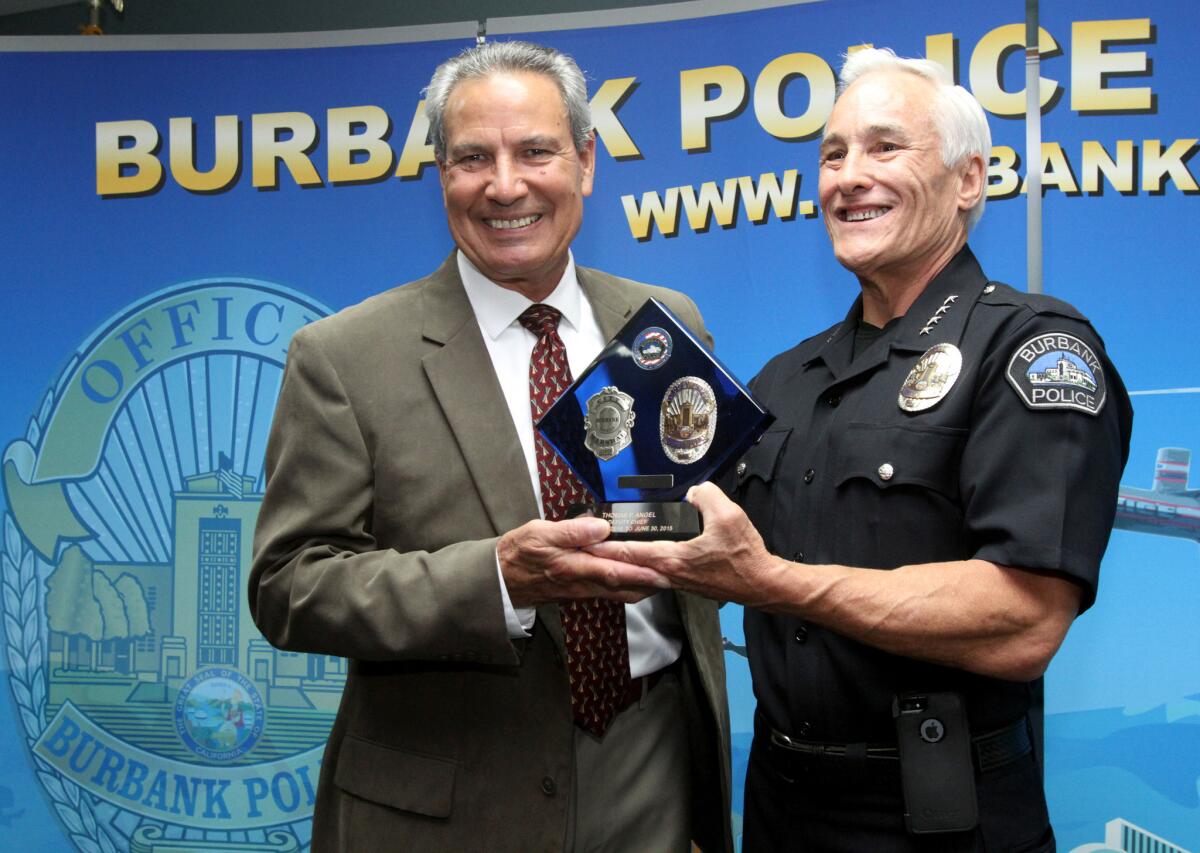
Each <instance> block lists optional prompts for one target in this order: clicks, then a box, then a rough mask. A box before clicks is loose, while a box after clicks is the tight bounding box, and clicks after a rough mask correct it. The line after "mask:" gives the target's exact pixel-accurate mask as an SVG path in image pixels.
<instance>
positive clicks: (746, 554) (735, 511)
mask: <svg viewBox="0 0 1200 853" xmlns="http://www.w3.org/2000/svg"><path fill="white" fill-rule="evenodd" d="M687 500H688V503H690V504H692V505H693V506H695V507H696V509H698V510H699V511H700V515H701V516H703V517H704V532H703V533H701V534H700V535H699V536H697V537H696V538H695V539H689V540H688V541H686V542H599V543H596V544H594V545H590V546H588V549H587V550H588V551H589V552H591V553H592V554H595V555H596V556H598V557H606V558H608V559H611V560H616V561H618V562H621V563H632V564H635V565H640V566H645V567H647V568H649V569H653V570H654V571H655V572H657V573H659V574H661V575H664V576H665V577H667V578H669V579H670V582H671V586H672V587H674V588H676V589H682V590H684V591H686V592H693V593H696V594H697V595H702V596H704V597H705V598H711V599H714V600H716V601H736V602H738V603H740V604H746V605H750V606H751V607H763V606H765V605H767V604H768V603H770V602H772V601H774V600H775V597H776V596H775V595H774V593H773V592H772V587H773V579H774V578H775V577H776V573H777V572H778V571H779V568H780V564H779V561H778V560H776V559H775V558H774V557H772V556H771V554H770V553H769V552H768V551H767V549H766V546H765V545H764V544H763V540H762V537H761V536H759V535H758V531H757V530H755V529H754V525H753V524H751V523H750V519H749V518H747V517H746V514H745V513H744V512H742V509H741V507H739V506H738V505H737V504H735V503H733V502H732V501H731V500H729V498H727V497H726V496H725V493H724V492H722V491H721V490H720V489H719V488H717V487H716V486H714V485H713V484H712V483H701V484H700V485H699V486H693V487H692V488H691V489H690V490H689V491H688V495H687Z"/></svg>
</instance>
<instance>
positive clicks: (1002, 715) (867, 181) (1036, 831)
mask: <svg viewBox="0 0 1200 853" xmlns="http://www.w3.org/2000/svg"><path fill="white" fill-rule="evenodd" d="M990 144H991V139H990V134H989V131H988V127H987V120H986V117H985V116H984V114H983V111H982V109H981V108H980V107H979V105H978V103H977V102H976V101H975V99H974V98H973V97H972V96H971V95H970V94H969V93H968V92H967V91H966V90H965V89H963V88H962V87H959V86H954V85H953V84H952V83H951V82H950V81H949V80H948V79H947V77H946V75H945V72H944V71H943V70H942V69H941V68H940V67H938V66H936V65H934V64H933V63H929V62H925V61H919V60H906V59H899V58H897V57H896V56H895V54H893V53H892V52H891V51H884V50H863V51H859V52H857V53H855V54H854V55H853V56H851V57H850V58H849V59H848V60H847V62H846V65H845V67H844V68H843V70H842V84H841V89H840V92H839V97H838V100H837V101H836V103H835V106H834V109H833V112H832V114H831V116H830V119H829V122H828V124H827V125H826V130H825V137H824V140H823V143H822V147H821V169H820V200H821V207H822V211H823V213H824V218H825V223H826V226H827V228H828V231H829V234H830V238H831V240H832V243H833V249H834V253H835V255H836V256H837V258H838V260H839V261H840V262H841V263H842V264H843V265H844V266H845V267H846V268H847V269H849V270H850V271H851V272H853V273H854V274H855V275H856V276H857V277H858V280H859V283H860V285H861V290H862V293H861V295H860V296H859V298H858V299H857V300H856V301H855V302H854V304H853V306H852V307H851V308H850V311H849V313H848V314H847V315H846V318H845V320H843V321H842V322H840V323H838V324H837V325H835V326H834V327H832V328H831V329H829V330H827V331H825V332H823V333H821V334H819V335H817V336H815V337H813V338H810V339H809V340H807V341H804V342H803V343H801V344H800V345H798V346H797V347H795V348H794V349H791V350H789V351H787V352H785V353H783V354H781V355H779V356H777V357H776V358H774V359H773V360H772V361H770V362H769V363H768V364H767V366H766V367H765V368H764V369H763V371H762V372H761V373H760V375H759V376H758V377H757V378H756V379H755V381H754V382H753V383H752V384H753V387H754V390H755V392H756V394H757V395H758V396H759V398H760V399H761V400H762V401H763V402H764V403H765V404H766V406H767V407H768V408H769V409H770V410H771V411H772V412H774V414H775V415H776V416H777V421H776V422H775V424H774V426H773V428H772V429H771V430H770V431H769V432H768V433H767V434H766V435H764V437H763V439H762V440H761V441H760V442H759V444H758V445H757V446H756V447H754V448H753V449H752V450H751V451H750V452H749V453H748V454H747V455H746V457H745V458H744V459H743V460H742V461H741V462H740V463H739V464H738V466H737V470H736V477H737V482H736V485H735V486H733V487H732V491H733V497H734V499H735V500H736V504H735V503H733V502H731V501H730V500H729V499H728V498H726V497H725V495H724V494H723V493H722V492H721V490H719V489H718V488H716V487H715V486H713V485H711V484H705V485H702V486H699V487H696V488H695V489H693V490H692V493H691V494H690V495H689V500H691V502H692V503H694V504H695V505H696V506H697V507H698V508H699V509H700V511H701V512H702V514H703V516H704V524H705V532H704V533H703V534H702V535H701V536H700V537H698V538H696V539H694V540H692V541H690V542H686V543H619V544H618V543H605V544H604V545H603V546H600V550H601V551H602V552H603V553H605V554H607V555H608V556H617V557H620V558H622V559H625V560H627V561H630V562H635V563H639V564H641V565H644V566H650V567H653V568H655V569H657V570H658V571H659V572H661V573H662V574H664V575H666V576H668V577H669V578H670V579H671V582H672V584H673V585H675V586H677V587H679V588H681V589H687V590H690V591H693V592H700V593H702V594H705V595H707V596H710V597H712V598H715V599H717V600H730V601H738V602H741V603H743V604H745V605H746V606H747V609H746V617H745V627H746V641H747V648H748V654H749V659H750V667H751V672H752V675H753V679H754V690H755V695H756V697H757V700H758V708H757V713H756V725H755V738H754V745H753V749H752V753H751V758H750V766H749V771H748V776H747V781H746V807H745V816H744V817H745V822H744V849H745V850H746V851H748V853H759V852H760V851H810V850H820V851H824V850H852V851H872V853H875V851H916V850H955V851H957V850H969V851H973V850H987V851H993V850H994V851H1018V850H1022V851H1023V850H1031V851H1046V850H1053V849H1054V835H1053V832H1052V830H1051V828H1050V825H1049V820H1048V817H1047V812H1046V804H1045V797H1044V794H1043V789H1042V781H1041V776H1040V771H1039V767H1038V756H1037V755H1036V754H1035V752H1034V748H1033V743H1032V739H1031V737H1030V732H1029V724H1028V716H1029V714H1030V712H1031V711H1032V710H1035V705H1036V703H1037V702H1038V701H1039V700H1038V699H1037V698H1036V697H1039V696H1040V680H1041V677H1042V673H1043V672H1044V671H1045V669H1046V667H1047V665H1048V664H1049V662H1050V659H1051V657H1052V656H1053V655H1054V653H1055V651H1056V650H1057V649H1058V647H1059V645H1060V644H1061V643H1062V640H1063V637H1064V636H1065V634H1066V631H1067V628H1068V627H1069V625H1070V623H1071V621H1072V620H1073V619H1074V617H1075V616H1076V615H1077V614H1078V613H1080V612H1082V611H1083V610H1085V609H1086V608H1087V607H1089V606H1090V605H1091V604H1092V602H1093V601H1094V599H1095V595H1096V583H1097V574H1098V569H1099V564H1100V560H1101V557H1102V555H1103V553H1104V550H1105V547H1106V545H1107V541H1108V536H1109V533H1110V531H1111V527H1112V521H1113V516H1114V513H1115V507H1116V496H1117V488H1118V480H1119V477H1120V473H1121V471H1122V469H1123V468H1124V464H1125V460H1126V457H1127V455H1128V445H1129V433H1130V427H1131V422H1132V412H1131V409H1130V405H1129V400H1128V397H1127V395H1126V392H1125V389H1124V387H1123V385H1122V383H1121V380H1120V377H1118V375H1117V373H1116V371H1115V370H1114V369H1113V367H1112V365H1111V363H1110V362H1109V360H1108V357H1107V355H1106V354H1105V352H1104V348H1103V344H1102V342H1101V341H1100V338H1099V336H1098V335H1097V334H1096V332H1095V330H1094V329H1093V328H1092V327H1091V325H1090V324H1089V323H1088V321H1087V319H1086V318H1085V317H1084V316H1083V315H1082V314H1080V313H1079V312H1078V311H1076V310H1075V309H1074V308H1072V307H1071V306H1070V305H1067V304H1066V303H1064V302H1061V301H1059V300H1056V299H1052V298H1049V297H1044V296H1037V295H1032V294H1027V293H1023V292H1019V291H1017V290H1014V289H1013V288H1011V287H1009V286H1007V285H1004V284H999V283H996V282H992V281H989V280H988V279H987V277H986V276H985V275H984V273H983V271H982V269H981V268H980V265H979V263H978V262H977V261H976V259H975V257H974V255H973V254H972V253H971V250H970V249H969V248H968V247H967V245H966V240H967V232H968V230H969V229H970V227H971V226H972V225H973V224H974V223H975V222H976V221H977V220H978V218H979V216H980V214H981V213H982V208H983V201H984V195H985V191H986V157H987V154H988V152H989V150H990ZM739 505H740V506H739ZM906 697H907V698H906ZM913 697H919V699H918V701H919V702H920V703H925V702H929V703H931V707H934V706H936V707H940V708H943V709H944V710H945V712H944V713H943V712H942V711H939V712H937V715H934V714H933V713H932V712H931V711H930V708H926V707H925V705H924V704H920V705H919V706H918V705H914V706H912V708H910V710H912V709H913V708H915V709H916V710H917V711H918V712H920V713H918V717H922V715H923V714H924V715H928V716H925V717H924V718H923V719H922V722H921V728H920V730H919V736H920V738H922V739H923V740H924V744H921V743H916V746H915V747H913V748H912V749H911V751H910V750H909V748H908V744H907V741H906V740H905V739H906V738H907V737H908V735H904V734H901V735H898V731H899V728H898V726H897V725H896V719H895V718H896V717H898V716H903V713H902V712H903V709H904V708H905V707H907V706H905V704H904V703H905V702H910V703H911V702H912V701H913ZM947 697H950V698H947ZM939 703H945V704H939ZM922 709H924V710H923V711H922ZM956 709H957V711H956ZM956 714H957V716H956ZM935 716H936V718H935V719H934V720H933V722H932V723H931V722H929V719H930V718H933V717H935ZM913 731H917V730H916V729H914V730H913ZM943 735H944V736H945V738H946V741H945V743H946V744H947V745H948V744H949V743H950V742H951V740H954V739H955V738H957V743H958V744H959V745H960V746H959V747H958V748H956V751H954V752H953V753H949V752H946V751H944V750H943V751H942V752H939V750H941V749H942V747H937V746H936V744H937V743H938V741H939V739H940V738H941V737H942V736H943ZM914 742H915V736H914ZM923 745H924V746H925V747H926V749H925V751H924V752H922V750H921V747H922V746H923ZM947 748H948V747H947ZM902 752H903V757H902V755H901V753H902ZM927 754H933V755H934V756H935V759H934V760H935V762H936V761H945V762H947V763H945V764H936V763H935V764H933V765H930V766H925V765H923V764H922V763H921V762H924V761H926V759H925V758H923V757H922V756H925V755H927ZM914 755H915V757H910V756H914ZM953 756H959V757H958V758H954V757H953ZM955 762H957V764H955ZM931 780H932V781H931ZM910 781H913V782H914V787H915V788H923V789H924V790H923V791H918V792H914V791H910V790H909V789H908V787H907V784H908V783H909V782H910ZM972 786H973V787H974V789H975V790H974V794H973V795H972V793H971V791H970V788H971V787H972ZM906 795H907V802H906ZM964 798H965V801H967V806H964V805H963V804H964ZM960 809H961V810H962V813H963V814H966V813H967V812H970V811H971V810H972V809H975V810H976V814H974V815H970V814H968V815H967V818H966V820H965V821H963V820H958V819H957V818H958V817H961V815H960V814H958V812H956V811H955V810H960ZM952 812H954V813H955V814H951V813H952ZM906 815H907V817H906ZM947 815H950V816H951V817H955V819H954V820H947V821H943V823H944V824H945V825H939V820H941V819H942V818H945V817H947ZM931 824H932V829H933V831H922V832H920V834H918V833H917V830H929V829H930V826H931ZM947 827H948V829H947Z"/></svg>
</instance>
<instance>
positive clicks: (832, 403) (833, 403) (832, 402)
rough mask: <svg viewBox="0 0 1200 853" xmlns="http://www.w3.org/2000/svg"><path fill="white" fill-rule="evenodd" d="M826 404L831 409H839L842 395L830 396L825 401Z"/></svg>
mask: <svg viewBox="0 0 1200 853" xmlns="http://www.w3.org/2000/svg"><path fill="white" fill-rule="evenodd" d="M825 402H826V403H828V404H829V407H830V408H831V409H836V408H837V407H838V404H839V403H840V402H842V395H841V394H830V395H829V396H828V397H827V398H826V399H825Z"/></svg>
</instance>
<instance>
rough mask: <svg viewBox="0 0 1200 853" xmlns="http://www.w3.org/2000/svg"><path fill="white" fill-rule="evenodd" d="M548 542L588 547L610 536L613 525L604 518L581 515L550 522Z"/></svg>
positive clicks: (558, 544)
mask: <svg viewBox="0 0 1200 853" xmlns="http://www.w3.org/2000/svg"><path fill="white" fill-rule="evenodd" d="M550 525H551V526H550V527H548V528H547V531H548V532H547V536H548V537H549V538H548V539H547V544H549V545H555V546H557V547H559V548H586V547H587V546H589V545H593V544H595V543H597V542H603V541H604V540H605V539H607V538H608V534H609V532H610V531H611V529H612V528H611V527H610V526H609V524H608V522H607V521H605V520H604V519H603V518H594V517H592V516H580V517H579V518H570V519H567V520H565V521H554V522H550Z"/></svg>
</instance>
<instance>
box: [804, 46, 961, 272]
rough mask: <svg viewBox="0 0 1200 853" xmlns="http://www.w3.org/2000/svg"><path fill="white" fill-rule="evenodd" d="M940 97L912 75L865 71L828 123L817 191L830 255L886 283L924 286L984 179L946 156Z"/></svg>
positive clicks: (951, 246) (955, 244) (955, 242)
mask: <svg viewBox="0 0 1200 853" xmlns="http://www.w3.org/2000/svg"><path fill="white" fill-rule="evenodd" d="M936 94H937V89H936V86H935V84H934V83H932V82H931V81H929V80H926V79H925V78H923V77H919V76H917V75H916V74H912V73H909V72H906V71H897V70H886V71H873V72H869V73H867V74H865V75H863V76H862V77H860V78H859V79H858V80H856V81H855V82H854V83H853V84H851V85H850V86H849V87H848V88H847V89H846V91H845V92H844V93H843V94H842V96H841V97H840V98H839V99H838V101H837V103H836V104H835V105H834V108H833V112H832V113H831V114H830V116H829V122H828V123H827V124H826V126H825V138H824V140H823V142H822V143H821V168H820V181H819V184H820V186H819V191H818V192H819V197H820V202H821V211H822V213H823V214H824V217H825V227H826V229H827V230H828V231H829V237H830V239H831V240H832V241H833V253H834V255H835V256H836V257H837V259H838V261H839V262H840V263H841V264H842V265H843V266H845V267H846V268H847V269H849V270H850V271H851V272H853V273H855V274H856V275H857V276H858V277H859V278H860V279H864V280H866V281H871V282H874V283H876V284H878V285H880V286H883V287H887V286H889V285H897V286H905V285H911V284H914V283H918V282H920V283H924V281H925V280H927V279H928V277H929V275H932V273H935V272H937V270H939V269H941V267H942V266H944V265H945V264H946V262H947V261H949V260H950V258H952V257H953V256H954V254H955V253H956V252H957V251H958V250H959V248H961V246H962V244H963V243H964V242H965V240H966V234H967V228H966V218H965V217H966V212H967V211H968V210H969V209H970V207H971V205H972V204H973V203H974V200H975V199H976V198H977V194H978V192H979V186H980V185H979V180H980V179H981V178H979V176H977V175H975V172H977V171H978V170H971V169H966V168H964V167H963V166H962V165H959V166H955V167H952V168H948V167H947V166H946V164H945V162H944V161H943V159H942V150H941V139H940V137H939V135H938V130H937V126H936V122H935V118H934V115H933V111H932V109H931V105H932V103H933V100H934V98H935V97H936ZM964 162H969V158H968V160H967V161H964Z"/></svg>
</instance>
